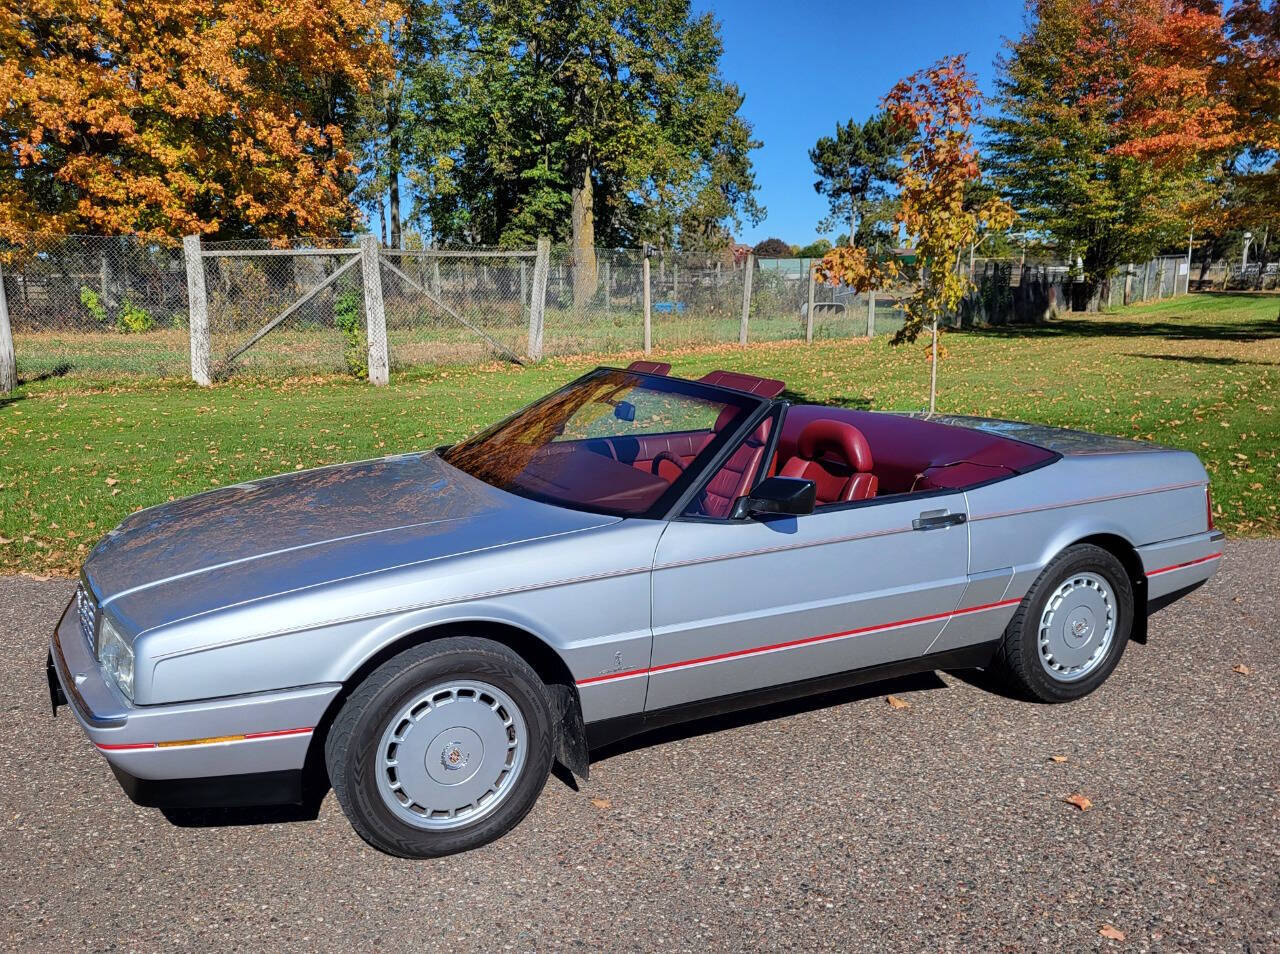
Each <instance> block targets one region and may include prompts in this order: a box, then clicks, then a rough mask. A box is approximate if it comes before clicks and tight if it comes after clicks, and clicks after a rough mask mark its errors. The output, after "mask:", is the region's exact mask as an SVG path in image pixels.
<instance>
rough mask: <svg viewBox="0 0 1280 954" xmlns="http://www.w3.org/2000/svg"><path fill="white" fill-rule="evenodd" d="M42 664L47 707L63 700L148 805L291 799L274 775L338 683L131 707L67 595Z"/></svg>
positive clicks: (307, 734) (296, 753)
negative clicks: (109, 676)
mask: <svg viewBox="0 0 1280 954" xmlns="http://www.w3.org/2000/svg"><path fill="white" fill-rule="evenodd" d="M48 668H49V672H48V675H49V697H50V703H51V704H52V706H53V708H54V713H55V714H56V713H57V709H58V707H59V705H61V704H63V703H65V704H66V705H67V707H68V708H69V709H70V710H71V711H72V713H73V714H74V715H75V717H76V721H78V722H79V723H80V725H81V727H82V728H83V729H84V731H85V734H86V735H87V736H88V737H89V741H90V742H92V743H93V744H94V746H95V747H96V748H97V749H98V751H100V752H101V753H102V754H103V756H105V758H106V759H107V761H108V762H109V763H110V764H111V768H112V770H113V771H114V772H115V773H116V776H117V777H118V778H119V779H120V782H121V785H122V786H123V787H124V789H125V791H126V792H128V793H129V795H130V797H132V798H133V799H134V800H135V801H138V802H140V803H142V804H151V805H167V804H181V805H225V804H269V803H273V802H280V801H297V800H298V798H299V797H300V796H299V795H295V794H293V792H292V789H290V787H289V785H286V784H283V782H282V780H288V781H290V782H296V781H297V780H299V779H300V778H301V774H302V769H303V767H304V765H305V764H306V760H307V752H308V750H309V748H310V745H311V739H312V734H313V730H314V728H315V726H316V725H318V724H319V722H320V720H321V719H322V718H323V716H324V713H325V711H326V709H327V708H328V707H329V704H330V703H331V702H332V701H333V699H334V697H335V696H337V694H338V691H339V690H340V689H341V686H339V685H336V684H326V685H319V686H304V687H301V688H297V689H286V690H282V691H279V692H262V693H253V694H250V695H244V696H231V697H224V698H218V699H208V700H203V701H199V702H184V703H176V704H171V705H158V706H135V705H132V704H131V703H130V702H129V701H128V700H127V699H125V698H124V696H122V695H121V694H120V691H119V690H118V689H117V688H116V687H115V686H114V685H113V684H112V683H111V682H110V681H109V680H108V679H107V678H106V676H105V675H104V674H103V673H102V670H101V669H100V668H99V667H98V664H97V660H96V659H94V658H93V654H92V653H91V652H90V650H89V646H88V644H87V643H86V641H85V640H84V638H83V637H82V635H81V633H80V629H79V624H78V621H77V619H76V614H75V602H74V600H73V601H72V603H71V604H70V605H69V606H68V607H67V609H66V610H65V611H64V612H63V614H62V619H61V620H59V622H58V626H57V628H56V629H55V630H54V633H53V637H52V639H50V641H49V659H48ZM282 773H283V774H282ZM237 781H239V782H242V783H244V784H237ZM293 787H294V788H296V785H294V786H293ZM166 792H169V793H172V794H171V797H167V796H166ZM254 792H260V793H261V794H260V795H255V794H253V793H254ZM202 793H203V794H202ZM246 793H248V794H246Z"/></svg>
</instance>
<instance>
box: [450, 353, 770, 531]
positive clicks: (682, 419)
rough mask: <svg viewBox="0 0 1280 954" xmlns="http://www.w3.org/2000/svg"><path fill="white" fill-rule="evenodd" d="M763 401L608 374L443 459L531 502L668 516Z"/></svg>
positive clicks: (600, 372) (674, 381)
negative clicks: (667, 513) (669, 511)
mask: <svg viewBox="0 0 1280 954" xmlns="http://www.w3.org/2000/svg"><path fill="white" fill-rule="evenodd" d="M761 403H763V402H762V401H761V400H760V399H759V398H756V397H753V396H751V395H749V394H745V393H744V394H738V393H736V392H733V391H727V390H723V389H720V388H714V387H709V386H707V385H704V384H697V383H695V382H692V381H683V380H680V379H678V378H667V377H662V376H659V375H652V374H641V373H637V372H633V371H618V370H613V369H610V368H600V369H597V370H595V371H592V372H591V373H590V374H587V375H585V376H583V377H581V378H579V379H578V380H577V381H574V382H573V383H572V384H569V385H567V386H566V387H564V388H562V389H561V390H559V391H556V392H555V393H554V394H550V395H548V396H547V397H545V398H543V399H542V400H540V401H537V402H535V403H533V404H531V405H529V406H528V407H526V408H524V409H523V410H521V411H518V412H516V413H515V414H514V415H512V416H511V417H509V418H507V419H506V420H505V421H501V422H499V423H498V424H495V425H494V426H493V427H490V428H489V429H487V430H485V431H483V432H481V433H480V434H478V435H476V436H475V437H472V438H470V439H469V440H465V441H463V442H461V443H459V444H455V445H454V446H453V447H451V448H449V449H448V450H446V451H444V452H443V454H442V456H443V458H444V459H445V460H446V461H448V463H450V464H451V465H453V466H454V467H457V468H458V469H459V470H462V471H465V472H466V473H468V474H470V475H471V476H473V477H476V478H478V479H480V480H483V481H484V482H485V483H488V484H492V485H493V486H494V487H498V488H501V489H502V490H506V491H510V492H511V493H515V494H520V495H521V496H524V497H531V498H533V499H535V500H541V501H545V502H548V503H555V504H560V505H562V506H566V507H572V508H575V509H580V510H589V511H592V512H596V513H607V514H614V515H618V516H627V517H660V516H664V515H665V514H666V511H667V510H669V509H670V507H671V506H672V505H673V504H674V503H675V501H676V500H677V499H678V498H679V497H680V495H681V494H683V493H684V491H685V490H686V489H687V488H688V487H689V486H690V485H691V484H692V483H693V482H694V481H695V480H697V479H698V477H699V475H700V474H701V473H702V471H703V470H704V468H705V467H706V464H707V462H708V461H709V460H711V459H712V458H713V457H714V456H715V455H716V453H717V452H718V451H719V450H720V448H721V447H723V446H724V444H725V442H726V441H728V440H729V439H730V437H731V436H732V434H733V432H734V431H735V430H736V429H737V427H738V425H739V424H741V423H742V421H743V420H744V419H745V418H746V417H747V416H748V415H750V414H751V413H752V412H753V411H755V410H756V409H757V408H758V407H759V406H760V405H761Z"/></svg>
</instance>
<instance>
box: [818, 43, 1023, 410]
mask: <svg viewBox="0 0 1280 954" xmlns="http://www.w3.org/2000/svg"><path fill="white" fill-rule="evenodd" d="M979 102H980V97H979V95H978V87H977V84H976V83H975V82H974V78H973V75H972V74H971V73H970V72H969V71H968V69H967V68H966V67H965V58H964V57H963V56H953V57H948V58H945V59H943V60H941V61H939V62H938V63H936V64H935V65H934V66H932V67H930V68H929V69H927V70H922V71H921V72H918V73H914V74H912V75H911V76H909V77H907V78H906V79H904V80H902V81H901V82H900V83H898V84H897V85H896V86H895V87H894V88H893V89H892V90H890V92H889V95H888V96H886V97H885V100H884V108H885V113H886V115H888V116H889V118H890V120H891V121H892V122H894V123H895V124H896V125H897V126H898V128H900V129H903V130H905V131H906V132H907V133H908V134H909V136H910V138H909V140H908V142H907V146H906V149H905V150H904V152H903V155H902V169H901V172H900V173H899V177H898V190H899V192H898V213H897V216H896V221H897V222H898V223H899V225H901V226H902V227H903V228H904V229H905V231H906V234H907V235H908V236H910V237H911V238H912V239H913V241H914V245H915V248H914V251H915V265H914V271H915V274H914V275H913V276H912V277H913V278H914V280H915V281H914V284H915V291H914V292H913V293H912V295H911V296H910V297H909V298H907V299H906V300H905V301H904V302H903V303H902V308H903V311H904V313H905V316H906V318H905V321H904V322H903V325H902V328H900V329H899V330H898V332H897V334H896V335H894V339H893V340H894V342H895V343H897V342H902V341H914V340H915V339H916V337H917V336H918V335H919V334H920V332H921V331H922V330H923V329H924V328H926V327H929V328H930V329H931V331H932V335H933V343H932V346H931V348H930V362H931V365H932V377H931V382H930V389H929V410H930V411H933V410H934V408H935V405H936V402H937V393H936V392H937V355H938V320H939V319H940V318H941V317H943V316H945V315H949V314H953V313H954V312H955V311H956V309H957V308H959V306H960V303H961V301H962V300H963V299H964V297H965V295H966V294H968V293H969V292H970V291H971V290H972V289H973V281H972V279H971V278H970V276H969V273H968V271H967V270H963V269H961V268H960V267H959V266H960V256H961V254H962V252H964V251H966V250H968V249H969V248H970V247H971V246H972V245H973V244H974V243H975V242H977V240H978V238H979V236H980V234H981V233H982V231H983V230H984V229H1005V228H1008V227H1009V226H1010V225H1011V224H1012V223H1013V209H1012V208H1011V207H1010V206H1009V205H1008V203H1006V202H1005V201H1004V200H1002V199H1000V198H999V197H996V196H991V197H990V198H986V199H984V200H983V201H981V202H978V203H972V202H967V201H966V199H971V198H972V196H973V195H974V191H975V190H974V186H975V185H976V184H977V183H978V182H979V181H980V179H981V172H980V170H979V168H978V151H977V148H976V147H975V146H974V143H973V135H972V126H973V122H974V116H975V113H976V110H977V108H978V105H979ZM901 271H902V268H901V266H899V265H898V264H897V262H896V261H894V260H886V261H876V260H874V259H872V258H871V256H869V255H868V254H867V252H866V251H865V250H864V249H860V248H849V247H841V248H836V249H832V251H831V252H830V253H828V254H827V256H826V257H825V258H824V259H823V260H822V262H821V264H820V265H819V266H818V274H819V276H820V277H821V278H822V279H823V280H824V281H828V282H835V281H839V282H843V283H844V284H846V285H852V286H854V287H855V288H857V289H859V290H867V289H871V288H877V287H882V286H883V285H884V284H886V283H887V282H888V281H891V280H892V279H893V278H894V277H896V276H897V275H898V274H899V273H900V272H901Z"/></svg>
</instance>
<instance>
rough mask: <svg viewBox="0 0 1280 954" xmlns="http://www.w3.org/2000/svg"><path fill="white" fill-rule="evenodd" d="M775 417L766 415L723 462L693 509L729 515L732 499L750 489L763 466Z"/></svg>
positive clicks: (706, 512)
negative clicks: (761, 461)
mask: <svg viewBox="0 0 1280 954" xmlns="http://www.w3.org/2000/svg"><path fill="white" fill-rule="evenodd" d="M772 427H773V418H771V417H770V418H765V420H763V421H761V422H760V426H759V427H757V428H756V429H755V431H754V432H753V433H752V434H751V436H750V437H748V438H747V439H746V440H745V441H743V442H742V443H741V444H740V445H738V449H737V450H735V451H734V452H733V453H732V454H731V455H730V456H729V459H728V460H727V461H725V463H724V466H722V467H721V468H720V470H718V471H717V472H716V475H715V476H714V477H712V478H711V481H710V483H708V484H707V487H706V489H705V490H704V491H703V492H702V494H701V496H700V498H699V500H698V502H697V503H696V504H695V506H694V508H693V510H694V512H696V513H699V514H701V515H703V516H707V517H722V518H723V517H727V516H729V511H730V510H732V509H733V502H734V501H735V500H737V499H738V498H739V497H741V496H742V495H743V494H745V493H746V492H747V491H748V490H750V489H751V480H752V478H753V477H754V476H755V473H756V470H757V469H758V468H759V467H760V459H761V458H762V457H764V449H765V446H766V445H767V444H768V443H769V433H770V431H771V429H772Z"/></svg>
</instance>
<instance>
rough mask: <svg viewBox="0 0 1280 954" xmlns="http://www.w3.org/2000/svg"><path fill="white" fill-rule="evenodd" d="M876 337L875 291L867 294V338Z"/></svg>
mask: <svg viewBox="0 0 1280 954" xmlns="http://www.w3.org/2000/svg"><path fill="white" fill-rule="evenodd" d="M875 336H876V293H875V289H872V290H871V291H869V292H867V337H868V338H874V337H875Z"/></svg>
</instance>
